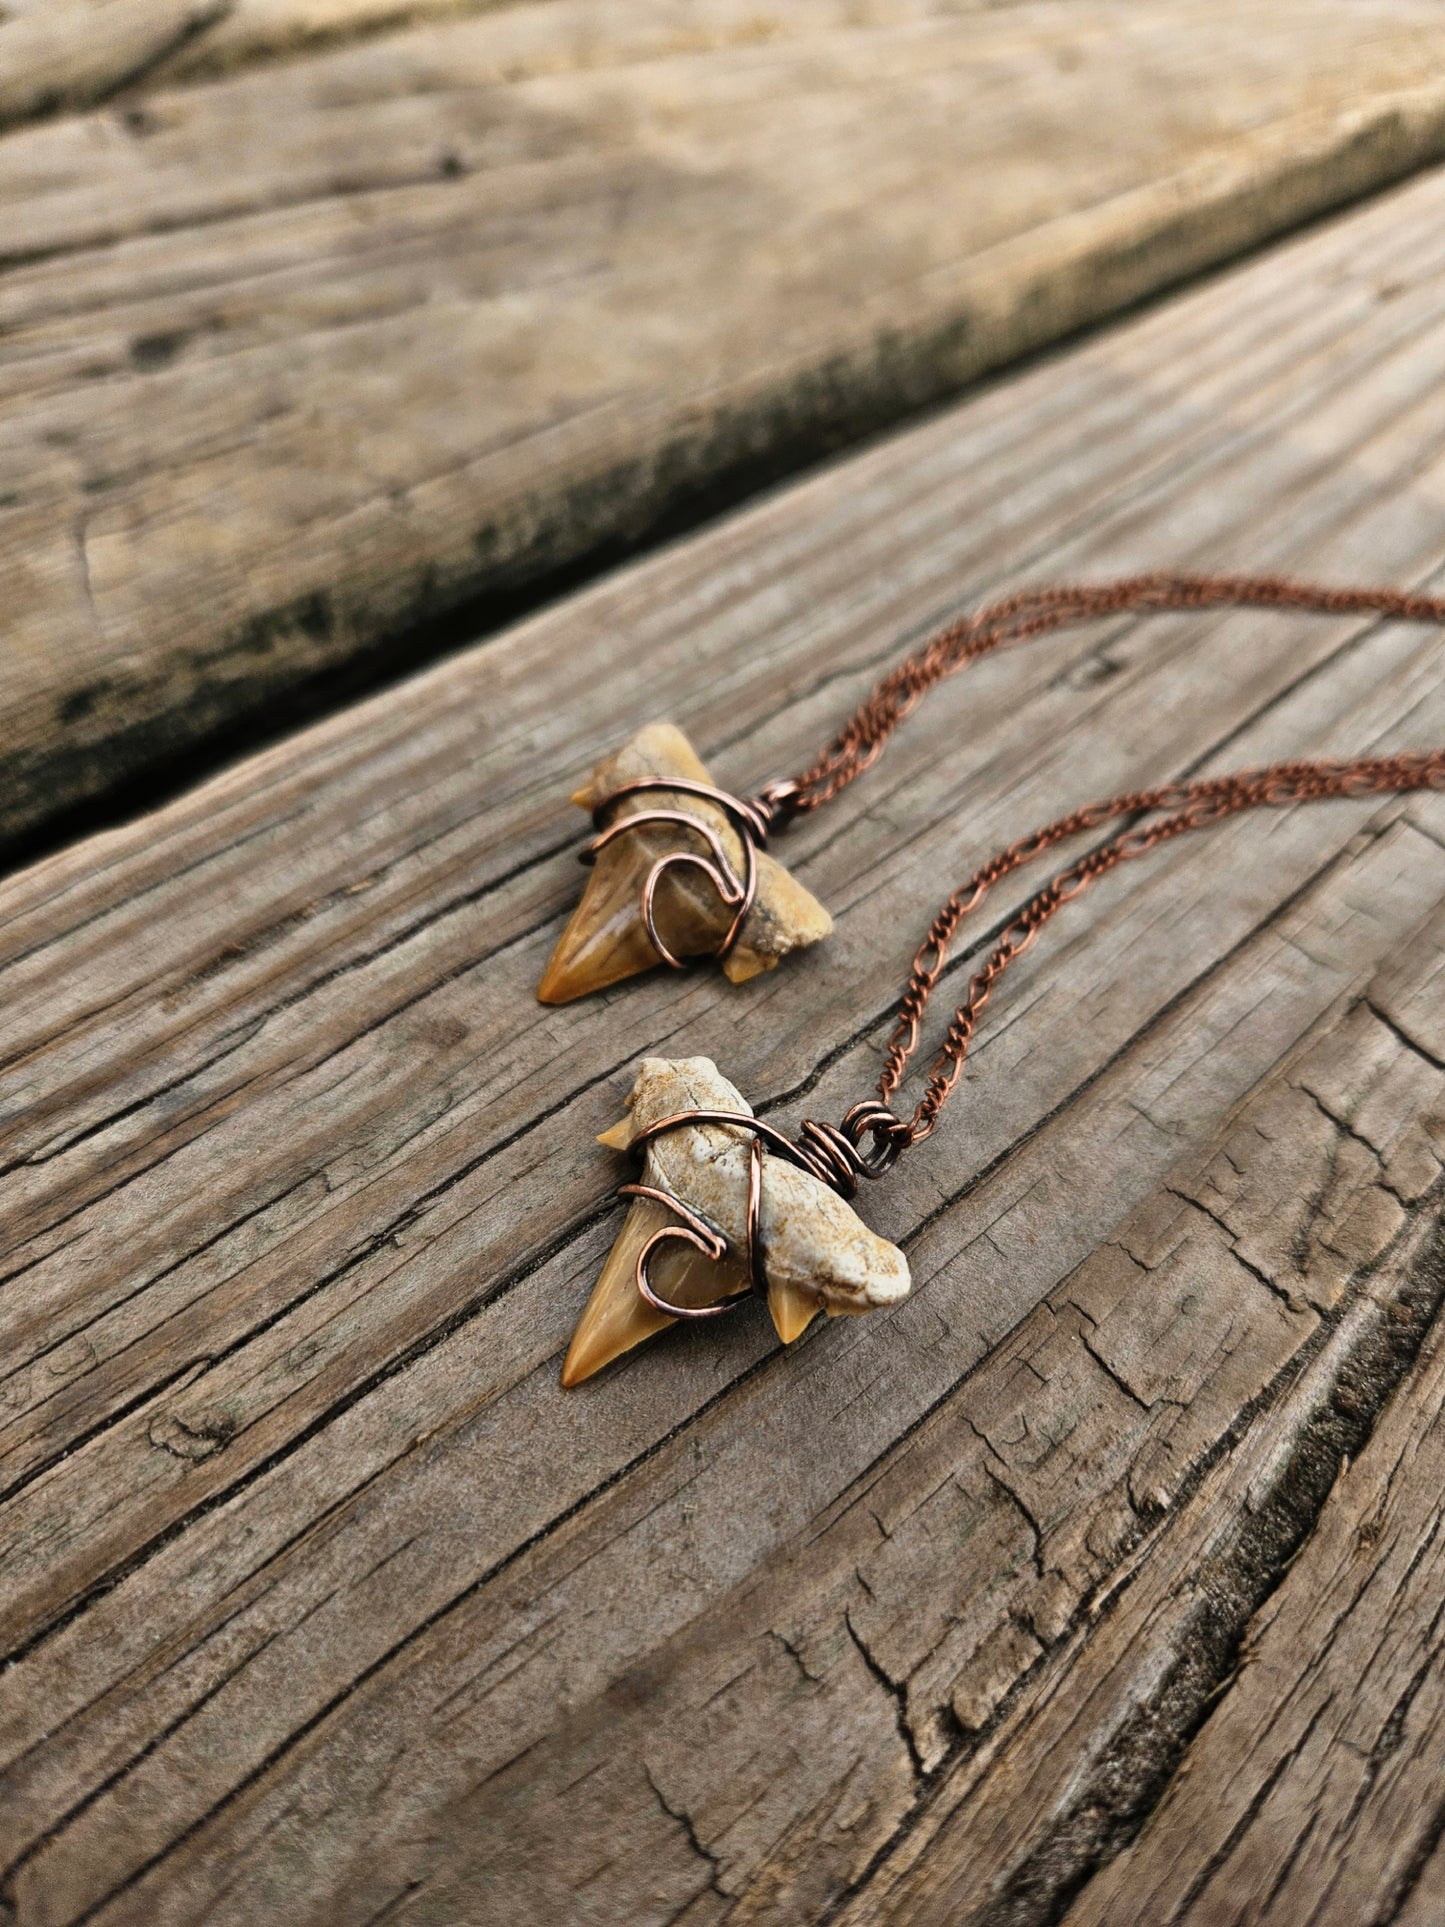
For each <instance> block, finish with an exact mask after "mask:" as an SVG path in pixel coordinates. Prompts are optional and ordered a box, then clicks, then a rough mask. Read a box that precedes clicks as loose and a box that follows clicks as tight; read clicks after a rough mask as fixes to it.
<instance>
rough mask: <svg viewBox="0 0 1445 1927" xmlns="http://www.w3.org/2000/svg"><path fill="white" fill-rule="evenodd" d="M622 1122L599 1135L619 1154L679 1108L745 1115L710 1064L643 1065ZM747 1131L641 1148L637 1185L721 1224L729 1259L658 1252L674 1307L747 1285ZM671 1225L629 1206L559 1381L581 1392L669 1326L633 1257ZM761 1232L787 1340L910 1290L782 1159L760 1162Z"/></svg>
mask: <svg viewBox="0 0 1445 1927" xmlns="http://www.w3.org/2000/svg"><path fill="white" fill-rule="evenodd" d="M628 1106H629V1111H628V1117H627V1118H626V1119H625V1120H624V1122H623V1123H622V1124H620V1125H614V1126H613V1127H612V1129H611V1130H610V1131H606V1132H604V1133H603V1135H602V1138H601V1140H600V1141H601V1142H603V1143H606V1144H609V1145H612V1146H614V1147H615V1148H621V1147H622V1146H623V1145H625V1144H627V1143H630V1142H631V1140H632V1138H633V1137H634V1136H635V1135H636V1134H637V1132H639V1131H642V1130H645V1129H646V1128H647V1127H648V1125H650V1124H654V1123H656V1122H657V1120H658V1119H659V1118H663V1117H669V1116H671V1115H673V1113H675V1112H678V1111H694V1110H719V1111H738V1112H741V1113H743V1114H744V1115H747V1116H751V1115H752V1112H751V1108H750V1106H749V1105H748V1103H747V1100H746V1099H745V1098H744V1097H743V1096H742V1095H741V1094H740V1092H739V1091H738V1090H737V1089H736V1088H735V1087H734V1086H733V1085H732V1084H730V1083H729V1082H728V1080H727V1079H726V1078H725V1077H724V1076H722V1074H721V1073H720V1072H719V1070H718V1068H717V1066H716V1065H715V1064H714V1063H713V1062H712V1060H711V1059H710V1058H707V1057H688V1058H683V1059H680V1060H677V1061H672V1060H669V1059H667V1058H662V1057H648V1058H644V1060H643V1063H642V1067H641V1069H640V1070H639V1072H638V1075H637V1082H636V1083H635V1084H634V1086H633V1089H632V1095H631V1097H630V1098H629V1100H628ZM749 1156H750V1134H749V1133H748V1132H746V1131H743V1130H740V1129H738V1128H737V1127H736V1126H732V1125H725V1124H688V1125H683V1126H681V1127H680V1128H679V1129H677V1130H675V1131H669V1132H668V1133H667V1134H666V1135H665V1136H663V1137H660V1138H655V1139H654V1140H653V1142H652V1143H651V1144H649V1145H648V1147H647V1153H646V1156H645V1158H644V1160H643V1167H642V1173H641V1178H640V1182H642V1183H643V1184H650V1185H655V1186H656V1187H657V1188H658V1189H659V1190H664V1191H667V1192H669V1193H670V1194H671V1195H672V1196H673V1197H675V1198H678V1199H680V1200H681V1201H682V1202H683V1203H685V1204H687V1205H688V1206H690V1208H691V1209H692V1210H694V1211H696V1212H697V1213H698V1214H699V1215H700V1216H701V1217H702V1218H703V1219H705V1220H706V1221H707V1222H708V1223H709V1224H712V1225H716V1227H717V1229H718V1230H719V1231H720V1232H721V1233H722V1235H723V1236H724V1238H726V1239H727V1242H728V1256H727V1258H726V1259H724V1260H723V1262H722V1263H721V1264H713V1263H711V1262H710V1261H709V1260H708V1259H706V1258H705V1257H704V1256H703V1255H702V1254H701V1253H699V1252H695V1251H692V1250H690V1249H689V1248H688V1246H686V1245H685V1244H683V1243H682V1242H681V1241H675V1240H674V1241H669V1242H667V1243H666V1244H664V1245H662V1246H660V1247H659V1248H658V1250H657V1252H656V1253H655V1254H654V1259H653V1267H652V1273H651V1275H652V1278H653V1280H654V1283H655V1285H656V1288H657V1289H658V1291H659V1292H660V1293H661V1294H662V1296H663V1297H665V1298H670V1299H671V1300H672V1301H673V1303H675V1304H680V1305H703V1304H710V1303H714V1302H716V1300H717V1299H719V1298H721V1297H724V1296H729V1295H731V1294H732V1293H734V1292H739V1291H743V1290H745V1289H746V1288H747V1284H748V1276H747V1269H746V1259H745V1241H746V1236H747V1192H748V1160H749ZM677 1222H678V1221H677V1219H676V1218H675V1217H674V1216H673V1214H672V1213H671V1212H670V1211H669V1210H668V1209H667V1207H666V1206H665V1205H662V1204H657V1203H654V1201H653V1200H652V1199H650V1198H634V1199H633V1200H632V1203H631V1206H630V1207H629V1210H628V1213H627V1217H626V1219H625V1220H624V1222H623V1226H622V1229H621V1231H620V1232H619V1233H618V1235H617V1239H616V1242H615V1243H614V1244H613V1247H612V1250H611V1251H610V1253H609V1254H608V1257H607V1261H606V1263H605V1264H604V1265H603V1267H602V1273H601V1276H600V1277H599V1278H598V1280H597V1284H596V1287H595V1288H594V1290H593V1293H592V1296H591V1298H590V1299H589V1300H588V1303H587V1308H586V1310H585V1311H584V1312H583V1314H582V1317H581V1319H580V1321H579V1322H578V1325H577V1330H576V1332H575V1333H574V1334H573V1338H572V1343H571V1345H570V1347H569V1348H568V1352H567V1360H566V1363H565V1365H564V1366H563V1368H562V1383H563V1384H564V1385H578V1384H580V1383H581V1382H582V1380H583V1379H584V1378H588V1377H590V1376H591V1375H592V1373H593V1372H596V1371H600V1370H601V1368H602V1367H603V1366H604V1365H606V1364H609V1363H610V1362H611V1361H612V1360H613V1359H614V1358H618V1357H620V1356H621V1354H622V1353H623V1352H625V1351H628V1350H630V1349H631V1348H632V1346H634V1345H637V1344H640V1343H641V1342H642V1340H643V1339H644V1338H650V1337H651V1336H652V1334H653V1333H654V1332H657V1331H661V1330H662V1329H663V1327H664V1326H666V1325H670V1324H673V1323H675V1322H676V1321H675V1320H673V1319H671V1318H669V1317H668V1316H667V1315H666V1314H665V1313H664V1312H659V1311H655V1310H654V1309H653V1307H652V1306H651V1305H649V1304H648V1303H647V1301H646V1299H645V1298H643V1296H642V1294H641V1293H640V1292H639V1291H638V1289H637V1256H638V1253H639V1252H640V1251H641V1249H642V1247H643V1245H644V1244H645V1243H646V1242H647V1240H648V1238H650V1237H651V1236H652V1235H653V1233H654V1232H656V1231H659V1230H661V1229H663V1228H664V1227H665V1226H667V1225H675V1224H676V1223H677ZM759 1235H760V1237H761V1240H762V1251H763V1265H764V1270H765V1272H766V1274H767V1279H768V1307H769V1310H770V1311H771V1312H772V1315H773V1323H774V1325H775V1326H776V1328H777V1331H778V1335H779V1337H780V1338H781V1339H782V1340H783V1342H784V1343H785V1344H791V1343H792V1341H793V1340H794V1339H795V1338H797V1337H798V1336H799V1334H800V1333H801V1332H803V1331H804V1330H805V1329H806V1328H807V1326H808V1324H809V1322H810V1321H811V1320H812V1318H813V1317H814V1316H815V1315H816V1314H817V1313H818V1312H820V1311H826V1312H829V1313H830V1314H833V1315H837V1314H839V1313H843V1312H864V1311H870V1310H872V1309H873V1308H874V1307H875V1306H878V1305H889V1304H896V1303H897V1302H898V1301H899V1300H900V1299H902V1298H906V1297H907V1295H908V1291H909V1283H910V1281H909V1276H908V1261H907V1259H906V1258H905V1257H904V1256H903V1253H902V1252H901V1251H900V1250H899V1249H898V1248H897V1246H896V1245H891V1244H889V1242H888V1240H887V1239H886V1238H880V1237H879V1236H878V1235H877V1233H876V1232H873V1231H870V1230H869V1229H868V1227H867V1225H865V1224H864V1223H863V1221H862V1219H861V1218H860V1217H859V1216H858V1214H857V1213H856V1212H855V1211H854V1210H853V1208H852V1207H851V1206H850V1205H849V1204H847V1203H846V1202H845V1201H844V1200H843V1199H842V1198H840V1197H839V1196H838V1194H837V1192H836V1191H832V1190H830V1189H829V1188H828V1186H827V1185H825V1184H823V1183H822V1182H820V1180H819V1179H817V1178H815V1177H814V1176H813V1175H812V1174H811V1172H808V1171H804V1170H802V1169H800V1168H799V1167H798V1166H797V1165H795V1164H792V1163H790V1162H789V1160H788V1159H787V1158H783V1157H779V1156H777V1155H775V1154H773V1153H771V1152H768V1151H766V1150H765V1151H764V1154H763V1183H762V1198H761V1205H760V1210H759Z"/></svg>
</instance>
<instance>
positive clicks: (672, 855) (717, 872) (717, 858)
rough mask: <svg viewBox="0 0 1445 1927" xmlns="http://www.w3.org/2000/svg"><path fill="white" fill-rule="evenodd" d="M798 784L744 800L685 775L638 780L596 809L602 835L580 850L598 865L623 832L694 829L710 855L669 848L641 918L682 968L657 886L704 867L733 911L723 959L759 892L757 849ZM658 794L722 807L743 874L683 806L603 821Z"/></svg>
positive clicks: (721, 948)
mask: <svg viewBox="0 0 1445 1927" xmlns="http://www.w3.org/2000/svg"><path fill="white" fill-rule="evenodd" d="M796 787H797V786H796V785H795V784H793V783H786V782H780V783H771V784H769V785H768V787H767V788H766V789H765V790H762V791H761V792H760V793H759V794H758V795H757V796H756V797H750V798H745V797H739V796H733V795H731V794H730V793H729V792H728V791H727V790H720V789H717V788H715V787H714V786H713V784H711V783H695V782H692V781H691V780H690V779H688V778H687V777H682V776H651V777H645V778H641V779H639V781H637V782H635V783H624V784H623V785H622V787H621V788H620V789H617V790H614V791H613V792H612V794H611V796H609V797H608V798H607V800H606V801H605V802H604V803H600V804H599V805H598V806H597V808H596V809H595V810H594V811H593V812H592V821H593V824H594V825H595V826H596V828H597V832H598V833H597V835H596V836H594V837H593V839H592V841H591V842H590V843H589V844H588V845H587V848H586V849H585V850H584V851H583V852H582V859H581V860H582V861H583V862H584V863H595V862H596V860H597V856H598V853H599V851H601V850H604V849H605V848H606V847H607V845H608V844H609V843H611V842H613V841H615V840H616V838H618V837H620V836H625V835H626V834H627V832H628V831H629V830H640V829H645V828H646V827H647V826H648V825H649V824H653V823H675V824H677V825H678V827H679V828H681V829H686V830H691V831H692V832H693V833H694V834H695V835H696V836H699V837H701V839H702V841H703V842H704V843H705V844H706V845H707V850H708V854H707V855H706V856H704V855H702V854H701V853H700V852H699V851H697V850H669V851H668V852H667V853H666V855H664V856H660V857H659V858H658V859H657V861H656V862H655V863H654V864H653V866H652V868H651V869H650V870H649V871H648V873H647V879H646V881H645V882H644V884H643V886H642V921H643V923H644V925H645V927H646V930H647V938H648V942H649V943H650V944H651V945H652V947H653V949H654V950H655V951H656V952H657V954H658V957H659V958H660V959H661V961H662V962H663V963H665V964H667V965H668V966H669V967H670V968H671V969H673V970H682V969H684V968H685V967H686V966H685V964H684V962H683V960H682V959H681V958H680V957H677V956H674V954H673V952H672V951H671V950H670V949H669V948H668V945H667V943H666V942H665V940H664V939H663V937H662V934H661V932H660V931H659V930H658V927H657V908H656V897H657V886H658V884H659V882H660V881H661V880H662V878H663V877H664V876H665V875H666V873H667V871H668V870H669V869H681V868H688V869H693V870H701V871H702V873H703V875H704V876H705V877H707V879H708V880H709V882H710V883H711V884H712V886H713V888H714V889H715V890H716V891H717V893H718V897H719V898H720V900H721V901H722V903H723V905H724V906H725V907H726V908H727V909H729V910H731V911H732V913H733V917H732V922H731V923H730V924H729V925H728V927H727V930H726V931H725V932H724V934H723V937H722V940H721V942H720V943H719V944H718V945H717V946H716V948H715V949H714V951H713V953H712V954H713V955H714V956H716V957H725V956H726V955H727V954H728V952H729V951H730V950H731V949H732V947H733V945H734V944H735V943H736V942H737V940H738V937H739V934H740V933H741V931H742V927H743V923H744V921H745V920H746V918H747V914H748V912H749V910H751V909H752V907H753V902H754V899H755V898H756V896H757V893H758V852H759V850H761V849H762V847H763V845H764V844H765V843H766V842H767V840H768V832H769V830H770V829H771V828H772V826H773V824H774V822H775V821H776V820H777V818H778V816H779V814H780V812H781V811H782V810H783V809H784V808H786V807H787V805H788V804H789V803H790V801H791V798H792V796H793V795H794V794H795V793H796ZM659 793H670V794H673V795H684V796H696V797H699V798H701V800H702V801H703V802H706V803H711V804H712V805H713V806H714V808H716V809H719V810H721V811H722V812H723V814H724V815H725V816H726V817H727V818H728V820H729V822H730V823H731V824H732V827H733V829H734V830H735V831H736V833H737V837H738V841H739V842H740V843H741V845H742V851H743V870H742V875H741V876H739V875H738V873H737V871H736V870H735V869H734V867H733V864H732V859H731V858H730V857H729V855H728V853H727V851H726V850H725V849H724V848H723V843H722V838H721V837H720V836H719V834H718V832H717V831H716V830H715V829H714V828H713V826H712V825H711V824H710V823H705V822H704V821H703V820H702V818H701V817H698V816H690V815H689V814H688V813H687V812H686V811H685V810H670V809H656V810H639V811H637V812H636V813H635V814H634V815H632V816H619V817H614V818H613V820H612V821H611V822H610V823H604V821H603V819H604V817H605V816H606V815H607V814H608V813H609V812H610V811H611V810H612V808H613V806H614V805H615V804H617V803H620V802H621V801H622V800H623V799H624V798H625V797H628V796H644V795H657V794H659Z"/></svg>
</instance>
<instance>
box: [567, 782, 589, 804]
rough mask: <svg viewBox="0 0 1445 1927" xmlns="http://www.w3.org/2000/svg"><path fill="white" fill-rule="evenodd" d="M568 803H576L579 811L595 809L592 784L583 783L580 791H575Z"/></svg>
mask: <svg viewBox="0 0 1445 1927" xmlns="http://www.w3.org/2000/svg"><path fill="white" fill-rule="evenodd" d="M567 801H568V802H569V803H575V804H576V805H577V807H578V809H579V810H591V809H594V808H595V807H596V806H595V804H594V803H593V801H592V784H591V782H590V781H588V782H586V783H583V784H582V786H581V787H580V788H579V789H575V790H573V792H572V794H571V795H570V796H569V797H568V799H567Z"/></svg>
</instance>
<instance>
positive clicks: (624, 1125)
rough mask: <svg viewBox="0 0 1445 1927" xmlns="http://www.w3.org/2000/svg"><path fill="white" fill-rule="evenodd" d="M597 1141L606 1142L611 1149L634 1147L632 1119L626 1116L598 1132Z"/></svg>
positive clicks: (618, 1149)
mask: <svg viewBox="0 0 1445 1927" xmlns="http://www.w3.org/2000/svg"><path fill="white" fill-rule="evenodd" d="M597 1142H598V1143H599V1144H605V1145H606V1146H607V1149H608V1150H609V1151H628V1150H630V1149H631V1148H632V1119H631V1118H630V1117H624V1118H622V1119H620V1120H619V1121H618V1122H617V1123H616V1124H613V1125H610V1126H609V1127H608V1128H607V1130H605V1131H599V1132H598V1133H597Z"/></svg>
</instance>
